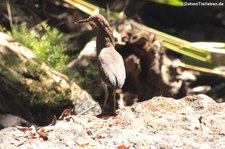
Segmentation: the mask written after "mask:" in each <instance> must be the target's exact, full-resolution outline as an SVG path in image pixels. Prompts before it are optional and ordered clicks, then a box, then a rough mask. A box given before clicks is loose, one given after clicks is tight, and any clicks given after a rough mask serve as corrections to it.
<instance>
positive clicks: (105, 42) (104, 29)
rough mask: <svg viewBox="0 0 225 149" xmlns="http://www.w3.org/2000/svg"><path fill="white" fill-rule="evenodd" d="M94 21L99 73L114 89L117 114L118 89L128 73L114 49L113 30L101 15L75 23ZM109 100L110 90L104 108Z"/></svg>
mask: <svg viewBox="0 0 225 149" xmlns="http://www.w3.org/2000/svg"><path fill="white" fill-rule="evenodd" d="M90 21H93V22H94V23H95V24H96V25H97V26H98V34H97V40H96V48H97V59H98V63H99V71H100V75H101V78H102V80H103V81H104V83H105V84H106V85H107V86H108V87H110V88H112V89H113V98H114V99H113V100H114V111H113V112H114V114H115V113H116V98H115V94H116V92H115V90H116V88H121V87H122V86H123V84H124V82H125V78H126V72H125V67H124V61H123V58H122V56H121V55H120V54H119V53H118V52H117V51H116V49H115V48H114V38H113V33H112V30H111V28H110V26H109V23H108V22H107V20H106V19H105V18H104V17H103V16H102V15H100V14H97V15H93V16H90V17H89V18H87V19H85V20H80V21H77V22H75V23H85V22H90ZM107 99H108V90H106V96H105V101H104V108H105V105H106V102H107Z"/></svg>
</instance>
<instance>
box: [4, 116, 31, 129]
mask: <svg viewBox="0 0 225 149" xmlns="http://www.w3.org/2000/svg"><path fill="white" fill-rule="evenodd" d="M18 125H19V126H31V125H34V124H33V123H31V122H28V121H26V120H25V119H23V118H21V117H19V116H16V115H12V114H0V129H2V128H7V127H13V126H18Z"/></svg>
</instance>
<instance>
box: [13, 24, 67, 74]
mask: <svg viewBox="0 0 225 149" xmlns="http://www.w3.org/2000/svg"><path fill="white" fill-rule="evenodd" d="M42 27H43V30H44V31H45V33H44V34H43V35H42V36H41V37H39V38H38V34H37V32H35V31H33V30H32V31H30V30H28V29H27V27H26V24H25V23H22V24H21V25H15V26H14V27H13V29H12V36H13V37H14V38H15V39H16V40H18V41H19V42H20V43H21V44H23V45H24V46H26V47H28V48H30V49H31V50H33V52H34V53H35V54H36V56H37V58H38V59H39V60H41V61H44V62H45V63H46V64H47V65H49V66H51V67H52V68H54V69H56V70H59V71H62V70H63V68H64V67H65V63H66V61H67V60H68V56H66V55H65V54H64V53H63V51H64V50H65V48H66V45H65V43H64V41H65V36H64V35H63V34H62V33H60V32H59V31H58V30H57V29H56V28H50V27H49V26H48V25H47V24H46V23H43V24H42Z"/></svg>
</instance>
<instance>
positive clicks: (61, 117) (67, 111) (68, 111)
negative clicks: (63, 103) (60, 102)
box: [59, 109, 72, 120]
mask: <svg viewBox="0 0 225 149" xmlns="http://www.w3.org/2000/svg"><path fill="white" fill-rule="evenodd" d="M71 111H72V110H71V109H65V110H64V111H63V113H62V114H61V115H60V117H59V120H63V118H64V117H66V116H68V115H70V114H71Z"/></svg>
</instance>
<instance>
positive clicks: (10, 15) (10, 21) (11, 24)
mask: <svg viewBox="0 0 225 149" xmlns="http://www.w3.org/2000/svg"><path fill="white" fill-rule="evenodd" d="M6 6H7V11H8V15H9V24H10V28H11V30H12V27H13V22H12V13H11V9H10V4H9V0H7V3H6Z"/></svg>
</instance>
